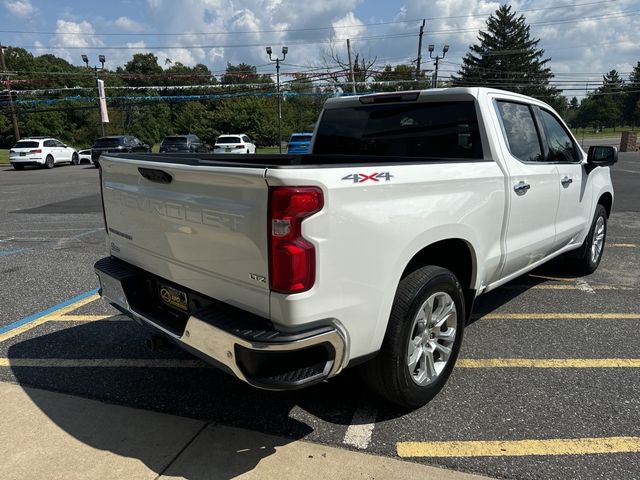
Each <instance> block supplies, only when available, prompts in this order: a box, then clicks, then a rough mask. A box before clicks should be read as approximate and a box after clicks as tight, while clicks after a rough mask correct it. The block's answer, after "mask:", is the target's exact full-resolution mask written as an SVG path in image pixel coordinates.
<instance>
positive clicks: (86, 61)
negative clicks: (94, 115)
mask: <svg viewBox="0 0 640 480" xmlns="http://www.w3.org/2000/svg"><path fill="white" fill-rule="evenodd" d="M82 61H83V62H84V64H85V65H86V66H87V68H91V67H90V66H89V57H87V55H85V54H84V53H83V54H82ZM98 61H99V62H100V64H101V65H102V66H101V67H100V68H98V66H97V65H94V67H93V71H94V73H95V76H96V88H97V89H98V106H100V85H99V83H98V70H104V62H106V59H105V56H104V55H98ZM100 126H101V127H102V136H103V137H104V122H103V121H102V116H101V117H100Z"/></svg>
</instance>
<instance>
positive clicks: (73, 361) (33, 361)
mask: <svg viewBox="0 0 640 480" xmlns="http://www.w3.org/2000/svg"><path fill="white" fill-rule="evenodd" d="M206 366H207V365H206V364H205V363H204V362H201V361H200V360H190V359H189V360H185V359H162V358H6V357H5V358H0V367H39V368H123V367H132V368H203V367H206Z"/></svg>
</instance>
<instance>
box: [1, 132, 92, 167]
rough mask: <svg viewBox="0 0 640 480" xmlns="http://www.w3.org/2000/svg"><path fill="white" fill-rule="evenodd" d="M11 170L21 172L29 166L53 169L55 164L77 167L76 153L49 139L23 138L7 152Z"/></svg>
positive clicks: (78, 158)
mask: <svg viewBox="0 0 640 480" xmlns="http://www.w3.org/2000/svg"><path fill="white" fill-rule="evenodd" d="M9 161H10V162H11V165H13V168H15V169H16V170H22V169H23V168H24V167H26V166H29V165H35V166H40V167H46V168H53V167H54V165H55V164H56V163H69V164H70V165H78V163H80V157H79V156H78V152H77V151H76V150H75V149H73V148H71V147H68V146H66V145H65V144H64V143H62V142H61V141H60V140H56V139H55V138H50V137H31V138H23V139H22V140H20V141H19V142H18V143H16V144H15V145H14V146H13V148H12V149H11V150H9Z"/></svg>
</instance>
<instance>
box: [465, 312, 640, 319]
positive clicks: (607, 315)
mask: <svg viewBox="0 0 640 480" xmlns="http://www.w3.org/2000/svg"><path fill="white" fill-rule="evenodd" d="M475 318H479V319H480V320H589V319H598V320H638V319H640V313H533V312H531V313H488V314H487V315H483V316H480V317H475Z"/></svg>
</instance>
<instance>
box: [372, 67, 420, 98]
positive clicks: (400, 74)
mask: <svg viewBox="0 0 640 480" xmlns="http://www.w3.org/2000/svg"><path fill="white" fill-rule="evenodd" d="M373 80H374V81H376V82H389V84H388V85H384V84H383V85H376V87H375V88H376V91H379V92H395V91H399V90H418V89H420V90H421V89H425V88H429V87H430V82H429V81H427V79H426V77H425V74H424V72H420V74H419V75H416V68H415V67H414V66H413V65H407V64H399V65H395V66H394V67H392V66H391V65H385V67H384V69H383V70H382V71H381V72H380V73H377V74H375V75H374V76H373Z"/></svg>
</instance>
